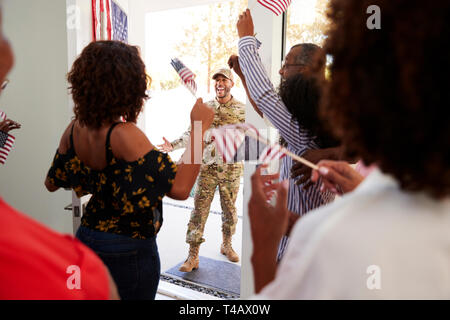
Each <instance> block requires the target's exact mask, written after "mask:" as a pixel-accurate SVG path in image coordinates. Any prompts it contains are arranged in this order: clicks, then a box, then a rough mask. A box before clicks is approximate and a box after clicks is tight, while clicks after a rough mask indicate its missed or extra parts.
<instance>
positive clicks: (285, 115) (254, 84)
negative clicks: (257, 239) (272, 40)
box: [239, 36, 334, 260]
mask: <svg viewBox="0 0 450 320" xmlns="http://www.w3.org/2000/svg"><path fill="white" fill-rule="evenodd" d="M258 47H259V46H258V40H256V38H255V37H250V36H247V37H243V38H241V39H240V40H239V64H240V66H241V70H242V73H243V74H244V76H245V80H246V83H247V87H248V91H249V93H250V96H251V98H252V99H253V101H255V103H256V105H257V106H258V108H259V110H261V112H262V113H263V114H264V115H265V116H266V117H267V118H268V119H269V120H270V122H271V123H272V124H273V125H274V126H275V128H277V129H278V131H279V133H280V136H281V137H282V138H283V139H284V140H285V141H286V142H287V144H288V145H287V149H288V150H289V151H291V152H293V153H295V154H297V155H302V154H303V153H304V152H305V151H306V150H308V149H318V148H319V146H318V145H317V143H316V139H317V137H315V136H311V135H310V133H309V131H308V130H306V129H303V128H302V127H301V126H300V125H299V123H298V121H297V120H296V119H295V118H294V117H293V116H292V114H291V113H290V112H289V111H288V109H287V108H286V106H285V105H284V103H283V101H282V100H281V97H280V96H279V95H278V93H277V92H276V90H275V88H274V86H273V84H272V82H271V81H270V79H269V77H268V75H267V74H266V70H265V69H264V66H263V64H262V62H261V58H260V56H259V54H258ZM291 167H292V159H291V158H290V157H284V158H283V159H282V163H281V169H280V179H281V180H284V179H289V178H290V175H291V173H290V171H291ZM333 200H334V195H333V194H332V193H329V192H325V193H323V192H320V183H316V184H314V185H312V186H311V187H310V188H309V189H308V190H303V189H302V186H301V185H300V186H297V185H296V184H295V180H294V179H289V192H288V209H289V210H290V211H292V212H294V213H297V214H299V215H303V214H305V213H307V212H308V211H310V210H312V209H315V208H317V207H319V206H321V205H324V204H327V203H329V202H331V201H333ZM287 242H288V237H283V239H282V240H281V243H280V247H279V250H278V260H280V259H281V257H282V256H283V254H284V251H285V249H286V246H287Z"/></svg>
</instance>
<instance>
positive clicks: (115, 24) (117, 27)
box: [111, 1, 128, 43]
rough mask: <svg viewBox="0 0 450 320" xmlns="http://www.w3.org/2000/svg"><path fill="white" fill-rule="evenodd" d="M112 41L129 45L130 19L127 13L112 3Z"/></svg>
mask: <svg viewBox="0 0 450 320" xmlns="http://www.w3.org/2000/svg"><path fill="white" fill-rule="evenodd" d="M111 16H112V21H111V23H112V40H118V41H122V42H125V43H128V17H127V15H126V13H125V12H124V11H123V10H122V9H121V8H120V7H119V6H118V5H117V3H115V2H114V1H111Z"/></svg>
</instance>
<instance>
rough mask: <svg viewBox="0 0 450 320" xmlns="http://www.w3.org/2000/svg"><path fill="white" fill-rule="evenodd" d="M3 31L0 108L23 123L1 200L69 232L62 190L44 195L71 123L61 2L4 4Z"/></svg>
mask: <svg viewBox="0 0 450 320" xmlns="http://www.w3.org/2000/svg"><path fill="white" fill-rule="evenodd" d="M3 27H4V28H3V29H4V33H5V35H6V36H7V37H8V38H9V40H10V42H11V45H12V47H13V49H14V53H15V66H14V69H13V70H12V72H11V73H10V74H9V76H8V77H9V79H10V81H11V82H10V84H9V85H8V87H7V88H6V89H5V91H4V92H3V93H2V95H1V97H0V109H1V110H4V111H5V112H6V113H7V115H8V117H10V118H11V119H13V120H16V121H18V122H19V123H21V124H22V128H21V129H19V130H15V131H13V132H12V134H13V135H15V137H16V141H15V147H14V149H13V150H12V151H11V152H10V154H9V157H8V159H7V161H6V164H5V165H3V166H0V179H1V183H0V195H1V197H2V198H3V199H5V201H7V202H8V203H10V204H11V205H12V206H14V207H15V208H17V209H19V210H20V211H22V212H24V213H26V214H28V215H29V216H32V217H34V218H35V219H37V220H39V221H41V222H42V223H44V224H46V225H48V226H50V227H52V228H53V229H56V230H60V231H63V232H70V231H71V225H72V219H71V216H70V214H69V213H68V211H64V210H63V208H64V206H66V205H68V204H69V203H70V201H71V194H70V192H67V191H64V190H62V191H57V192H55V193H50V192H48V191H47V190H46V189H45V187H44V179H45V176H46V174H47V170H48V168H49V167H50V164H51V161H52V159H53V156H54V154H55V151H56V149H57V147H58V144H59V139H60V137H61V134H62V132H63V131H64V129H65V128H66V126H67V124H68V120H69V118H70V115H69V108H68V94H67V81H66V73H67V68H68V58H67V57H68V52H67V29H66V2H65V1H61V0H40V1H29V0H4V1H3Z"/></svg>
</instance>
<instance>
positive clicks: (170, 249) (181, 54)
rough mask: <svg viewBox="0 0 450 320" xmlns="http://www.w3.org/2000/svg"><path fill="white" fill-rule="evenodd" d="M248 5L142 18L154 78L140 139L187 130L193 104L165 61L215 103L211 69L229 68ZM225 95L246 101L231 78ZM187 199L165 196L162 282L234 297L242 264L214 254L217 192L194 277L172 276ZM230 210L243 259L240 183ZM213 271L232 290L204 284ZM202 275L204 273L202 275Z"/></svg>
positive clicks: (218, 237) (190, 204)
mask: <svg viewBox="0 0 450 320" xmlns="http://www.w3.org/2000/svg"><path fill="white" fill-rule="evenodd" d="M246 6H247V0H240V1H229V2H220V3H215V4H208V5H201V6H195V7H189V8H179V9H172V10H165V11H157V12H150V13H147V14H146V50H145V53H146V56H145V63H146V66H147V72H148V74H149V75H150V76H151V78H152V85H151V88H150V96H151V98H150V100H148V102H147V104H146V106H145V114H144V116H145V124H146V125H145V127H146V134H147V136H148V137H149V139H150V141H151V142H152V143H153V144H155V145H157V144H161V143H163V137H165V138H166V139H167V140H169V141H173V140H175V139H177V138H178V137H180V136H181V135H182V134H183V133H184V132H185V131H186V130H187V129H188V126H189V119H190V118H189V115H190V111H191V108H192V106H193V105H194V103H195V100H196V99H195V98H194V96H193V95H192V94H191V93H190V92H189V91H188V90H187V89H186V88H185V87H184V86H183V85H182V84H181V81H180V78H179V76H178V74H177V73H176V72H175V70H174V69H173V68H172V66H171V65H170V60H171V59H172V58H179V59H180V60H181V61H182V62H183V63H184V64H185V65H186V66H187V67H188V68H189V69H191V70H192V71H193V73H194V74H195V75H196V78H195V81H196V84H197V88H198V89H197V96H198V97H201V98H203V101H205V102H206V101H209V100H212V99H214V98H215V92H214V81H213V80H212V79H211V77H212V75H213V72H214V71H215V70H217V69H218V68H220V67H226V66H227V61H228V58H229V56H230V55H231V54H233V53H234V54H236V53H237V33H236V21H237V18H238V15H239V13H240V12H242V11H243V10H244V9H245V8H246ZM231 93H232V94H233V96H234V97H235V98H236V99H237V100H240V101H242V102H244V103H245V101H246V95H245V90H244V88H243V87H242V84H241V82H240V80H239V78H238V77H237V76H235V85H234V88H233V89H232V91H231ZM183 152H184V149H180V150H176V151H173V152H171V153H170V157H171V158H172V160H173V161H175V162H176V161H178V160H179V158H180V157H181V155H182V154H183ZM195 188H196V186H194V189H195ZM193 196H194V190H193V191H192V192H191V195H190V197H189V198H188V199H187V200H186V201H176V200H173V199H170V198H168V197H165V198H164V201H163V211H164V226H163V227H162V228H161V231H160V232H159V234H158V240H157V241H158V247H159V253H160V258H161V273H162V277H161V280H162V281H167V282H170V283H173V284H176V285H179V286H183V287H188V288H190V289H194V290H198V291H201V292H204V293H207V294H210V295H214V296H215V297H218V298H222V299H223V298H225V299H227V298H229V299H236V298H239V289H240V274H241V273H240V262H239V263H233V264H232V263H231V262H229V261H228V260H227V258H226V257H225V256H223V255H222V254H221V253H220V245H221V243H222V232H221V225H222V218H221V215H222V209H221V205H220V197H219V193H218V190H216V192H215V195H214V200H213V202H212V204H211V209H210V213H209V216H208V220H207V222H206V226H205V232H204V236H203V237H204V238H205V240H206V242H205V243H203V244H202V245H201V247H200V267H199V269H198V270H196V271H195V272H196V273H197V275H198V277H194V278H189V277H184V276H180V275H179V274H178V275H174V274H173V273H170V271H171V270H173V269H174V268H175V267H176V266H177V265H179V264H180V263H182V262H184V260H185V259H186V257H187V255H188V251H189V245H188V244H187V243H186V242H185V238H186V231H187V224H188V222H189V218H190V215H191V211H192V209H193V208H194V198H193ZM236 209H237V214H238V223H237V226H236V233H235V235H234V237H233V248H234V250H235V251H236V252H237V254H238V255H239V256H240V257H241V247H242V215H243V178H241V185H240V190H239V194H238V197H237V201H236ZM230 264H231V265H232V266H230ZM215 266H216V267H217V268H220V269H222V270H223V269H224V268H228V267H229V268H231V269H230V270H231V271H230V272H231V273H230V274H231V276H230V277H231V278H233V279H229V280H230V281H234V282H237V290H232V289H231V287H227V285H228V284H226V283H222V284H221V283H219V282H217V283H211V281H210V280H205V277H207V275H206V273H207V272H209V275H211V270H209V271H206V270H207V269H208V268H213V267H215ZM236 268H238V269H236ZM233 270H234V271H233ZM218 271H219V270H217V272H218ZM202 272H203V273H205V275H204V276H203V275H202ZM236 277H238V278H237V279H236ZM230 281H228V282H230ZM236 291H237V292H236Z"/></svg>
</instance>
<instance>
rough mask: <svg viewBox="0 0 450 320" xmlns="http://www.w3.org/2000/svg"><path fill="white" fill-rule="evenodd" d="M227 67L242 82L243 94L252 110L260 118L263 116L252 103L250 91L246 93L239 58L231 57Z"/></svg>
mask: <svg viewBox="0 0 450 320" xmlns="http://www.w3.org/2000/svg"><path fill="white" fill-rule="evenodd" d="M228 66H229V67H230V69H233V70H234V72H235V73H236V74H237V75H238V76H239V78H240V79H241V81H242V85H243V86H244V89H245V93H246V94H247V98H248V100H249V101H250V104H251V105H252V107H253V109H254V110H255V111H256V113H257V114H259V116H260V117H261V118H262V117H263V116H264V115H263V113H262V112H261V110H259V108H258V106H257V105H256V103H255V101H253V99H252V97H251V96H250V91H248V87H247V81H245V76H244V74H243V73H242V70H241V67H240V65H239V57H238V56H237V55H232V56H231V57H230V59H228Z"/></svg>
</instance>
